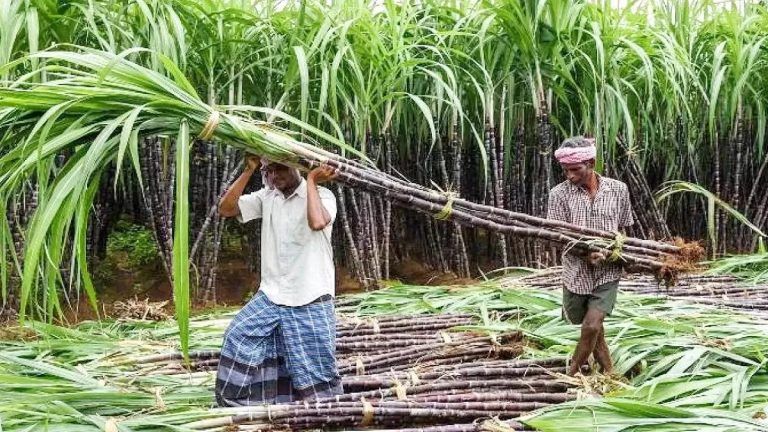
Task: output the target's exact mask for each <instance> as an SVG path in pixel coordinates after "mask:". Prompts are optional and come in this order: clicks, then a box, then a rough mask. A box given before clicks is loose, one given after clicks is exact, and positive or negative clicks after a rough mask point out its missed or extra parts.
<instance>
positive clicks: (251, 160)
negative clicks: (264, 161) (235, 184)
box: [245, 154, 261, 173]
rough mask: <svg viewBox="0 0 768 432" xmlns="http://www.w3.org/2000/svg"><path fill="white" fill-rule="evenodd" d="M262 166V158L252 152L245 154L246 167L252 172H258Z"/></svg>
mask: <svg viewBox="0 0 768 432" xmlns="http://www.w3.org/2000/svg"><path fill="white" fill-rule="evenodd" d="M260 167H261V158H260V157H258V156H255V155H252V154H248V155H246V156H245V169H246V170H248V171H250V172H252V173H253V172H256V170H258V169H259V168H260Z"/></svg>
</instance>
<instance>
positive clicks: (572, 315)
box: [563, 281, 619, 324]
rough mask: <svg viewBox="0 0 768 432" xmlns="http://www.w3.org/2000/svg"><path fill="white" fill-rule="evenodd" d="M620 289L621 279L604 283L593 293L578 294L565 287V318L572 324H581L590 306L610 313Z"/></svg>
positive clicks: (607, 313)
mask: <svg viewBox="0 0 768 432" xmlns="http://www.w3.org/2000/svg"><path fill="white" fill-rule="evenodd" d="M618 291H619V281H613V282H608V283H604V284H602V285H600V286H598V287H597V288H595V290H594V291H592V294H576V293H572V292H570V291H568V289H567V288H565V287H563V319H564V320H566V321H568V322H569V323H571V324H581V322H582V321H584V317H585V316H586V315H587V310H588V309H589V308H597V309H599V310H601V311H603V312H605V314H606V315H610V314H611V312H613V305H614V304H616V293H618Z"/></svg>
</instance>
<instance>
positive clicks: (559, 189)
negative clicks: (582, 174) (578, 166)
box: [549, 180, 570, 195]
mask: <svg viewBox="0 0 768 432" xmlns="http://www.w3.org/2000/svg"><path fill="white" fill-rule="evenodd" d="M569 186H570V182H569V181H568V180H566V181H564V182H561V183H558V184H556V185H555V186H554V187H553V188H552V189H550V190H549V194H550V195H560V194H563V193H566V192H568V189H569Z"/></svg>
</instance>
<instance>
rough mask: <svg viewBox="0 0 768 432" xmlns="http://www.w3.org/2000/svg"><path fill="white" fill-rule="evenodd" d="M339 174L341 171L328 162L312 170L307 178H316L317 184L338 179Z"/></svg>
mask: <svg viewBox="0 0 768 432" xmlns="http://www.w3.org/2000/svg"><path fill="white" fill-rule="evenodd" d="M338 176H339V171H338V170H337V169H334V168H332V167H330V166H329V165H327V164H322V165H320V166H319V167H317V168H315V169H313V170H312V171H310V172H309V174H308V175H307V178H308V179H312V180H314V182H315V183H316V184H321V183H327V182H329V181H333V180H336V177H338Z"/></svg>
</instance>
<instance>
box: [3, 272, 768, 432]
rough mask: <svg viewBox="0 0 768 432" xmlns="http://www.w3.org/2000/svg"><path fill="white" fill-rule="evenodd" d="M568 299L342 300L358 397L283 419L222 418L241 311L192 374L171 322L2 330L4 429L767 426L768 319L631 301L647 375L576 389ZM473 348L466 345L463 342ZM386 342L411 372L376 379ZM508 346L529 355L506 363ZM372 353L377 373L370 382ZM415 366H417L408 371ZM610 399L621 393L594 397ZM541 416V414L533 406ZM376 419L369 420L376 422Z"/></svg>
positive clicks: (628, 312)
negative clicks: (219, 394) (224, 352)
mask: <svg viewBox="0 0 768 432" xmlns="http://www.w3.org/2000/svg"><path fill="white" fill-rule="evenodd" d="M520 285H522V284H520ZM560 300H561V295H560V293H558V292H556V291H554V290H550V289H541V288H530V287H528V288H525V287H521V286H519V285H518V286H515V287H514V288H510V287H502V286H500V284H499V283H498V281H487V282H483V283H477V284H473V285H467V286H460V287H456V286H453V287H441V286H431V287H422V286H411V285H394V286H391V287H389V288H387V289H383V290H377V291H372V292H366V293H360V294H356V295H354V296H350V297H347V298H342V299H339V301H338V302H337V309H336V310H337V313H339V314H340V317H339V327H338V328H339V333H340V334H341V335H340V337H339V338H338V340H337V342H338V343H339V357H340V364H342V365H346V366H347V367H350V368H351V369H353V371H352V372H350V373H347V374H345V377H344V378H343V380H344V382H343V384H344V387H345V389H346V395H344V396H341V397H339V398H338V399H337V398H332V400H325V401H320V402H321V404H320V405H317V404H313V405H309V404H307V405H305V404H303V403H298V404H283V405H279V406H275V405H273V406H270V407H269V409H266V408H265V407H253V408H250V409H248V408H227V409H220V408H216V409H211V408H210V407H211V406H212V404H213V403H214V402H213V384H214V377H215V375H214V374H215V368H216V363H217V362H218V359H217V358H216V357H217V356H218V348H219V347H220V346H221V338H222V335H223V334H224V331H225V329H226V328H227V326H228V325H229V323H230V322H231V319H232V317H233V316H234V312H232V311H230V312H225V311H218V312H214V313H211V314H209V315H206V316H200V317H197V318H195V319H193V320H192V321H191V327H192V334H193V335H194V337H193V339H192V345H193V350H194V351H195V352H197V353H199V354H198V355H196V356H195V358H194V359H193V360H192V361H193V363H197V365H195V366H193V367H192V368H190V369H185V368H183V367H182V363H181V361H180V358H179V357H180V356H179V355H178V349H179V341H178V328H177V327H176V326H175V324H174V323H173V322H172V321H164V322H153V321H136V320H131V321H118V322H84V323H81V324H79V325H77V326H76V327H71V328H63V327H58V326H52V325H49V324H45V323H41V322H30V321H28V322H27V327H25V328H20V329H18V328H17V330H22V331H23V332H5V333H2V332H0V337H2V338H3V340H0V425H2V430H3V431H4V432H28V431H31V430H51V431H54V430H55V431H77V432H104V431H133V432H166V431H170V430H173V431H176V432H192V431H199V430H208V431H220V432H224V431H227V432H231V431H235V430H240V431H256V430H267V429H273V428H276V427H284V425H286V424H287V425H288V428H294V429H316V428H317V427H316V426H313V425H318V424H320V422H321V421H322V423H323V424H324V426H323V427H324V429H326V430H341V429H344V430H352V429H354V430H360V429H364V430H367V431H369V432H370V431H371V430H393V429H394V430H406V431H409V432H416V430H423V431H428V432H461V431H473V432H474V431H481V430H487V431H496V432H500V431H502V430H503V431H508V430H515V429H521V428H523V427H524V426H523V425H525V427H528V428H536V430H540V431H542V432H562V431H563V430H564V425H566V426H568V428H569V430H571V431H574V432H594V431H595V430H616V431H619V430H629V429H643V430H645V429H648V430H650V429H651V428H653V429H654V430H661V429H663V430H667V431H670V432H691V431H699V430H710V431H724V430H734V431H735V430H738V431H745V432H765V431H766V430H768V424H766V423H765V421H764V420H763V419H764V418H765V416H766V413H768V407H766V402H765V400H766V399H765V395H766V394H768V374H766V368H765V364H766V360H765V358H764V354H763V352H764V351H765V350H764V347H765V334H766V332H768V324H767V321H766V320H763V319H760V318H759V317H757V318H755V317H751V316H745V315H744V314H740V313H737V312H734V311H731V310H727V309H725V308H719V307H711V306H708V305H697V304H690V303H688V302H687V301H681V300H678V299H670V298H655V297H651V296H648V295H632V294H627V295H624V296H622V297H621V301H620V302H619V304H618V305H617V307H616V309H615V310H614V313H613V315H612V316H611V317H609V318H608V319H607V320H606V337H607V338H608V340H609V345H610V347H611V350H612V354H613V358H614V362H615V363H614V365H615V369H616V372H617V373H619V374H625V373H627V372H629V371H631V370H633V369H635V368H634V366H636V365H637V366H639V368H638V370H637V371H639V375H635V374H634V373H630V376H632V378H631V381H630V382H629V383H622V384H621V385H615V384H616V383H613V382H609V381H606V380H595V381H591V380H589V379H585V380H581V379H580V380H578V381H571V380H566V379H562V380H561V379H559V378H560V375H559V373H558V372H559V371H561V370H563V369H562V368H563V367H564V366H565V363H564V362H563V360H562V359H563V358H565V357H567V356H568V355H570V353H571V351H572V349H573V346H574V345H575V344H576V341H577V340H578V337H579V328H578V326H572V325H569V324H567V323H565V322H563V320H562V319H561V317H560V307H561V305H560ZM394 313H398V314H400V315H405V316H407V318H405V317H402V316H401V317H395V316H393V314H394ZM448 325H451V326H454V327H453V328H449V327H448ZM2 334H5V336H2ZM520 334H524V335H525V337H524V338H522V339H521V338H520V336H519V335H520ZM491 336H494V337H493V338H491ZM353 338H356V339H353ZM478 338H479V339H478ZM403 340H407V341H410V343H411V346H413V347H414V348H415V349H419V348H420V347H423V346H424V345H435V344H438V346H439V347H440V348H436V349H434V350H432V351H431V352H430V353H437V352H441V353H443V354H447V353H451V352H454V351H455V350H456V349H463V348H468V347H474V348H477V347H483V349H484V352H483V353H482V354H480V353H479V352H473V353H472V354H471V355H472V356H473V359H472V360H464V361H461V359H460V358H459V357H450V356H449V355H443V356H440V357H439V360H440V361H434V360H438V359H432V360H433V361H429V360H430V359H429V358H428V355H421V356H420V357H416V358H410V359H405V357H406V353H407V352H408V351H407V350H408V349H409V348H410V347H403V346H402V345H403ZM361 341H365V342H367V344H366V345H363V344H360V343H359V342H361ZM459 341H464V342H467V345H466V346H463V345H458V346H457V345H456V343H458V342H459ZM387 344H391V345H389V346H391V352H392V356H393V358H400V359H403V360H402V363H401V362H400V361H398V362H395V361H389V362H388V364H387V366H389V367H388V368H385V367H384V364H386V363H384V364H380V365H379V366H380V369H381V371H377V370H376V368H377V367H379V366H376V365H375V364H374V362H372V361H371V360H373V357H374V356H378V355H381V354H383V352H382V351H384V350H386V349H387V348H386V347H387ZM499 347H503V348H506V349H507V353H508V354H511V353H514V352H515V351H518V350H520V351H519V353H520V355H519V356H517V357H515V358H506V356H507V354H505V353H503V351H504V350H500V348H499ZM474 348H473V351H474ZM478 351H479V350H478ZM358 357H362V358H363V369H365V370H362V369H361V370H360V371H359V372H358V368H357V361H356V359H357V358H358ZM366 361H367V363H366ZM202 362H207V363H202ZM403 363H405V364H408V365H409V366H411V367H408V368H401V367H400V366H401V364H403ZM393 369H394V371H393ZM358 373H361V375H358ZM595 378H600V376H599V375H598V376H596V377H595ZM612 385H613V387H611V386H612ZM605 390H608V391H610V392H611V393H610V396H605V397H592V396H593V395H594V394H593V392H594V391H597V392H598V393H601V392H603V391H605ZM580 395H589V396H590V397H579V396H580ZM403 396H404V398H405V400H402V399H403ZM362 398H365V403H363V401H362ZM574 398H575V400H571V399H574ZM561 400H566V401H565V402H563V403H560V402H559V401H561ZM367 404H370V405H367ZM448 404H450V405H448ZM512 404H516V405H514V406H513V405H512ZM536 406H543V408H541V409H535V410H533V411H530V410H531V409H533V408H534V407H536ZM502 408H506V409H502ZM528 411H530V413H529V414H525V415H522V416H520V417H513V418H508V417H507V416H516V415H517V414H519V413H525V412H528ZM494 414H498V415H494ZM265 419H266V421H265ZM270 419H272V421H269V420H270ZM365 419H367V420H365ZM326 421H328V422H329V424H331V425H332V424H336V425H337V426H325V422H326ZM364 421H365V422H370V424H369V426H366V427H365V428H363V427H362V426H361V425H362V423H363V422H364ZM201 422H207V423H201ZM233 422H236V423H237V424H231V423H233ZM333 422H335V423H333ZM216 424H218V425H219V426H216ZM281 425H282V426H281ZM192 427H194V429H193V428H192ZM201 428H202V429H201ZM414 428H419V429H414Z"/></svg>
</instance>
